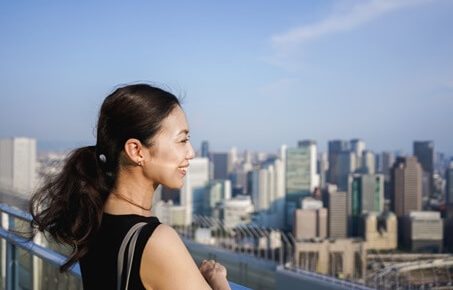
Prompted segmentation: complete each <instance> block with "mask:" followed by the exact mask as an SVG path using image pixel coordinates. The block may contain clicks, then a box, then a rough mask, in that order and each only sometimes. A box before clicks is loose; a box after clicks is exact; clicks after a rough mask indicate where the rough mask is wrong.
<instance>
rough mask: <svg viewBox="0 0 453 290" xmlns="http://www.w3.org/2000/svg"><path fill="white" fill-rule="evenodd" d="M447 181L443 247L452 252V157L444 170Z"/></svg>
mask: <svg viewBox="0 0 453 290" xmlns="http://www.w3.org/2000/svg"><path fill="white" fill-rule="evenodd" d="M445 180H446V182H447V186H446V190H445V197H446V207H447V216H446V219H445V247H446V248H447V249H448V251H450V252H453V159H452V160H451V161H450V164H449V166H448V168H447V170H446V172H445Z"/></svg>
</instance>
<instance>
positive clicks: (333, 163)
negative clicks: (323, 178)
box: [327, 140, 349, 185]
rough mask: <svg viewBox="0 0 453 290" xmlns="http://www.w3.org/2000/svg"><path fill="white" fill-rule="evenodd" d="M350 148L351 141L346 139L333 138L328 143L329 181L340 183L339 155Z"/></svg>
mask: <svg viewBox="0 0 453 290" xmlns="http://www.w3.org/2000/svg"><path fill="white" fill-rule="evenodd" d="M348 150H349V143H348V141H345V140H333V141H329V143H328V151H329V155H328V158H329V171H328V175H327V181H328V182H329V183H331V184H336V185H338V180H339V173H338V168H340V166H339V165H338V161H339V160H338V156H339V154H340V153H342V152H344V151H348Z"/></svg>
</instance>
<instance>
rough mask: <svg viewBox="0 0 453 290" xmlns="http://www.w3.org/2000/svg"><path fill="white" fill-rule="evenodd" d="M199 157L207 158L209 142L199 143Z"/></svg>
mask: <svg viewBox="0 0 453 290" xmlns="http://www.w3.org/2000/svg"><path fill="white" fill-rule="evenodd" d="M201 157H204V158H209V142H208V141H203V142H201Z"/></svg>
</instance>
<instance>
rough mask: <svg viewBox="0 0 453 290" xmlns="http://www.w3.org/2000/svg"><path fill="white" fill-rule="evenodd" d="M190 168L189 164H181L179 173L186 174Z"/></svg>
mask: <svg viewBox="0 0 453 290" xmlns="http://www.w3.org/2000/svg"><path fill="white" fill-rule="evenodd" d="M188 168H189V165H185V166H181V167H179V173H180V174H181V175H182V176H185V175H186V174H187V169H188Z"/></svg>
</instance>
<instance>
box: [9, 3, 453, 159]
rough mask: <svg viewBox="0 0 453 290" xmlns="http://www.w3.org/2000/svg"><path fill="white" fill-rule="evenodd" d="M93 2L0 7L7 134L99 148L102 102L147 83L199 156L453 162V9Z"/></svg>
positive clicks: (408, 5) (444, 5)
mask: <svg viewBox="0 0 453 290" xmlns="http://www.w3.org/2000/svg"><path fill="white" fill-rule="evenodd" d="M92 2H94V1H39V2H36V1H28V2H27V1H2V2H0V36H1V45H0V137H9V136H31V137H35V138H37V139H38V140H39V141H66V142H73V141H78V142H86V143H88V144H90V143H94V137H93V136H94V127H95V123H96V118H97V113H98V109H99V106H100V104H101V102H102V100H103V98H104V97H105V96H106V95H107V94H108V93H109V92H111V91H112V90H113V89H114V88H115V87H116V86H118V85H119V84H124V83H130V82H138V81H147V82H151V83H153V84H157V85H159V86H162V87H164V88H168V89H170V90H171V91H172V92H174V93H175V94H177V95H179V96H183V97H184V101H183V103H184V108H185V110H186V112H187V114H188V118H189V122H190V125H191V130H192V133H191V135H192V142H193V144H194V147H196V148H198V147H199V144H200V142H201V140H204V139H206V140H209V141H210V143H211V148H212V149H213V150H217V151H220V150H226V149H228V148H229V147H231V146H236V147H238V148H239V149H240V150H241V149H251V150H255V149H256V150H265V151H275V150H277V148H278V147H279V146H280V145H281V144H288V145H290V146H293V145H296V142H297V140H300V139H314V140H317V141H318V144H319V146H320V149H321V150H324V149H325V148H326V144H327V141H328V140H332V139H339V138H341V139H350V138H357V137H358V138H362V139H364V140H365V141H366V143H367V146H368V147H369V148H370V149H372V150H375V151H381V150H401V149H402V150H404V151H406V152H411V147H412V141H413V140H434V142H435V147H436V150H437V151H442V152H446V153H448V154H450V155H453V134H452V132H453V129H452V125H453V54H452V52H453V32H452V28H453V1H449V0H437V1H436V0H380V1H377V0H339V1H285V2H282V1H278V2H277V1H272V2H271V1H224V2H221V3H220V2H218V1H217V2H215V1H180V2H177V1H96V3H92Z"/></svg>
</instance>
